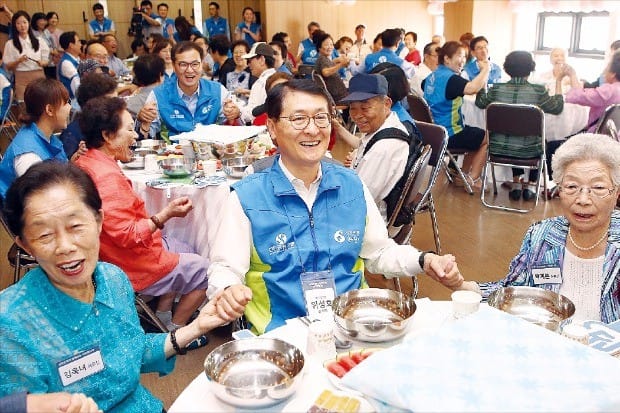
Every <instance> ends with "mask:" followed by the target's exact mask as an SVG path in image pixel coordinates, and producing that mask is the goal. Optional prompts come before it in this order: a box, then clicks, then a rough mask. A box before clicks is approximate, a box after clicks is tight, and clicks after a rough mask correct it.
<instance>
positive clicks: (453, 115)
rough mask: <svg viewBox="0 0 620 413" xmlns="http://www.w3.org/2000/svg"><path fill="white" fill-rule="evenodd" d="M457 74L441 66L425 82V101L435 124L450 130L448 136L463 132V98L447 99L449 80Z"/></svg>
mask: <svg viewBox="0 0 620 413" xmlns="http://www.w3.org/2000/svg"><path fill="white" fill-rule="evenodd" d="M452 76H456V74H455V73H454V72H453V71H452V70H451V69H449V68H447V67H446V66H444V65H439V66H438V67H437V69H436V70H435V71H434V72H432V73H431V74H430V75H428V77H427V78H426V80H425V81H424V99H426V102H428V105H429V106H430V108H431V112H432V113H433V119H434V120H435V123H436V124H438V125H441V126H443V127H444V128H446V129H447V130H448V136H452V135H454V134H457V133H459V132H460V131H462V130H463V115H462V114H461V106H462V105H463V97H462V96H458V97H457V98H456V99H453V100H448V99H446V86H447V85H448V80H449V79H450V78H451V77H452Z"/></svg>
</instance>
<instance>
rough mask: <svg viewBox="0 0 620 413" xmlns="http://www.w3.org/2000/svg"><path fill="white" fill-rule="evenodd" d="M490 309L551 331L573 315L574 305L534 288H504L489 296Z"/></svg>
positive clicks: (550, 293)
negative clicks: (503, 312) (492, 308)
mask: <svg viewBox="0 0 620 413" xmlns="http://www.w3.org/2000/svg"><path fill="white" fill-rule="evenodd" d="M488 303H489V305H490V306H491V307H495V308H497V309H499V310H502V311H505V312H507V313H509V314H513V315H516V316H518V317H521V318H522V319H524V320H527V321H529V322H531V323H534V324H538V325H539V326H543V327H545V328H547V329H549V330H552V331H560V328H561V326H562V325H563V324H565V323H566V322H567V321H568V320H569V319H570V318H571V317H572V316H573V314H575V304H573V302H572V301H571V300H569V299H568V298H566V297H564V296H563V295H560V294H556V293H554V292H553V291H548V290H543V289H542V288H536V287H504V288H500V289H499V290H496V291H494V292H493V293H491V295H489V299H488Z"/></svg>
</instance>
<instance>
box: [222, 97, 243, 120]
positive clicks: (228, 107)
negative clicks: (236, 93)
mask: <svg viewBox="0 0 620 413" xmlns="http://www.w3.org/2000/svg"><path fill="white" fill-rule="evenodd" d="M223 113H224V116H226V119H228V120H229V121H233V120H235V119H237V118H239V116H240V115H241V111H240V110H239V107H238V106H237V105H236V104H235V103H234V102H233V101H232V99H226V101H224V110H223Z"/></svg>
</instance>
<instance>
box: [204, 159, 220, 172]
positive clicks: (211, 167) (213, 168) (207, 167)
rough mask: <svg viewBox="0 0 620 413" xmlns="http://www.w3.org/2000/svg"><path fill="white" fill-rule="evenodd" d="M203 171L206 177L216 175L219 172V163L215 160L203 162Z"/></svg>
mask: <svg viewBox="0 0 620 413" xmlns="http://www.w3.org/2000/svg"><path fill="white" fill-rule="evenodd" d="M202 170H203V172H204V174H205V176H212V175H215V174H216V172H217V161H216V160H215V159H207V160H204V161H202Z"/></svg>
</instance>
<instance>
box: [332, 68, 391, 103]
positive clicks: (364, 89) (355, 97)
mask: <svg viewBox="0 0 620 413" xmlns="http://www.w3.org/2000/svg"><path fill="white" fill-rule="evenodd" d="M387 94H388V82H387V80H386V79H385V77H383V76H381V75H370V74H366V73H360V74H358V75H355V76H353V77H352V78H351V80H350V81H349V94H348V95H347V96H345V98H344V99H342V101H343V102H359V101H361V100H368V99H370V98H374V97H375V96H387Z"/></svg>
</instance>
